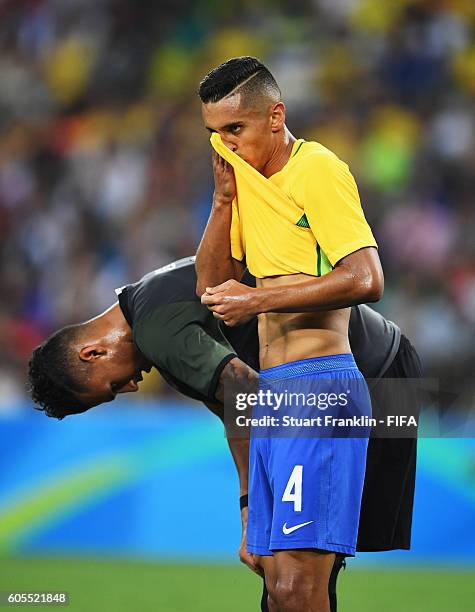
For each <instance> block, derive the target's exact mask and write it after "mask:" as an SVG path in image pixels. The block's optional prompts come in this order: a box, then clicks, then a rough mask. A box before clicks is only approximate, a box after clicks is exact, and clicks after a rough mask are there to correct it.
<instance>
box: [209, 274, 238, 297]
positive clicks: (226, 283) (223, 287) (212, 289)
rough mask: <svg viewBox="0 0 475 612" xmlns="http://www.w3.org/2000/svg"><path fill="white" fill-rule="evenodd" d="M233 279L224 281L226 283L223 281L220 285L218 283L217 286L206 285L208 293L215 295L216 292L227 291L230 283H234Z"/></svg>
mask: <svg viewBox="0 0 475 612" xmlns="http://www.w3.org/2000/svg"><path fill="white" fill-rule="evenodd" d="M233 282H234V281H233V279H232V278H230V279H229V280H227V281H224V283H221V284H220V285H216V286H215V287H206V293H209V294H210V295H213V294H214V293H219V292H220V291H225V290H226V289H228V288H229V287H230V285H231V284H232V283H233Z"/></svg>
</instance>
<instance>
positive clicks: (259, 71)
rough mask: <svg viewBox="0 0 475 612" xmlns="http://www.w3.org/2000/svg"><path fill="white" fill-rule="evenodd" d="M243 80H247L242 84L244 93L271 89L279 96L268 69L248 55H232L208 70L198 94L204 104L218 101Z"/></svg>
mask: <svg viewBox="0 0 475 612" xmlns="http://www.w3.org/2000/svg"><path fill="white" fill-rule="evenodd" d="M251 77H253V78H252V79H251ZM245 81H248V83H246V84H245V85H244V86H243V92H244V94H245V95H248V94H256V93H258V92H259V93H262V92H264V91H272V92H273V93H274V94H277V95H278V96H279V98H280V95H281V93H280V89H279V86H278V85H277V81H276V80H275V79H274V77H273V75H272V73H271V72H270V70H269V69H268V68H266V66H264V64H263V63H262V62H261V61H260V60H258V59H257V58H256V57H251V56H249V55H244V56H242V57H233V58H232V59H229V60H228V61H227V62H224V63H223V64H221V65H220V66H218V67H217V68H214V69H213V70H211V71H210V72H208V74H207V75H206V76H205V77H204V79H203V80H202V81H201V83H200V86H199V89H198V95H199V96H200V98H201V101H202V102H203V103H204V104H207V103H208V102H219V100H222V99H223V98H224V97H225V96H227V95H228V94H230V93H231V92H232V91H233V90H234V89H236V87H238V86H239V85H241V84H242V83H244V82H245Z"/></svg>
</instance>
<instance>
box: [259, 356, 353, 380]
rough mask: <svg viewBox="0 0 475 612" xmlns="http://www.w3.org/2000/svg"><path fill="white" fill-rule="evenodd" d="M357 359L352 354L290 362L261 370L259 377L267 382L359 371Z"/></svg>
mask: <svg viewBox="0 0 475 612" xmlns="http://www.w3.org/2000/svg"><path fill="white" fill-rule="evenodd" d="M357 369H358V366H357V365H356V361H355V358H354V357H353V354H352V353H340V354H338V355H325V356H323V357H310V358H309V359H300V360H299V361H290V362H289V363H283V364H282V365H278V366H274V367H273V368H267V369H265V370H261V371H260V373H259V376H261V377H262V378H265V379H266V380H277V379H282V378H293V377H296V376H304V375H305V374H313V373H317V372H318V373H320V372H329V373H331V372H335V371H336V370H357Z"/></svg>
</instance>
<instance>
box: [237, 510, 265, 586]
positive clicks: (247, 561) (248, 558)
mask: <svg viewBox="0 0 475 612" xmlns="http://www.w3.org/2000/svg"><path fill="white" fill-rule="evenodd" d="M241 522H242V538H241V545H240V546H239V559H240V561H241V563H244V565H247V567H248V568H249V569H250V570H251V571H252V572H254V573H255V574H257V575H258V576H261V577H262V578H263V577H264V572H263V571H262V568H261V567H260V566H259V565H257V564H256V561H255V556H254V555H253V554H252V553H250V552H247V546H246V529H247V508H243V509H242V510H241Z"/></svg>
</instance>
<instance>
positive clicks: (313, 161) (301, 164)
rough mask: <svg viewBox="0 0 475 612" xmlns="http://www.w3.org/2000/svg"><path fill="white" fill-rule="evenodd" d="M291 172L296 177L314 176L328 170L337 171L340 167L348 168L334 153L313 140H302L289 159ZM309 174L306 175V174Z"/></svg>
mask: <svg viewBox="0 0 475 612" xmlns="http://www.w3.org/2000/svg"><path fill="white" fill-rule="evenodd" d="M291 162H292V169H293V172H294V173H295V174H297V175H302V174H306V175H307V177H308V176H315V174H316V173H317V174H318V173H319V172H320V171H321V172H325V171H328V170H337V169H338V168H340V167H341V166H343V167H348V166H347V164H346V163H345V162H344V161H343V160H341V159H340V158H339V157H338V155H336V153H334V152H333V151H331V150H330V149H329V148H328V147H325V146H324V145H322V144H321V143H320V142H316V141H314V140H304V141H302V144H301V145H300V146H299V147H298V150H297V152H296V153H295V154H294V156H293V157H292V159H291ZM309 171H310V172H311V174H310V175H309V174H307V173H308V172H309Z"/></svg>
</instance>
